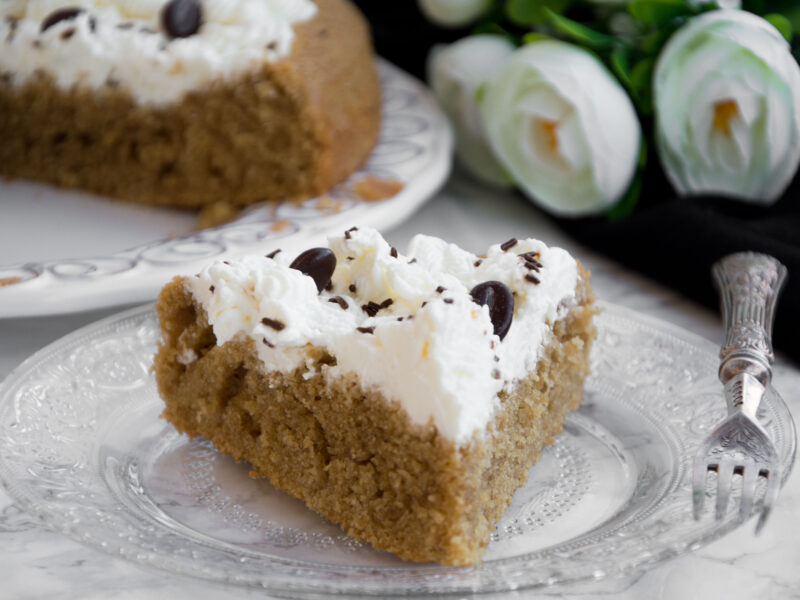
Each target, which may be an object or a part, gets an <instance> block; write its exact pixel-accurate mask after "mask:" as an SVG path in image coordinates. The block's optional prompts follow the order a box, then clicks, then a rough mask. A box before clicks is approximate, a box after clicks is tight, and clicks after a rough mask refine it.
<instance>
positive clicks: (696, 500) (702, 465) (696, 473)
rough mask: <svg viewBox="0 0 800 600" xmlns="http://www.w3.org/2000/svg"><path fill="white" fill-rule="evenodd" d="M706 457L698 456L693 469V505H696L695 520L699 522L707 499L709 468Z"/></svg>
mask: <svg viewBox="0 0 800 600" xmlns="http://www.w3.org/2000/svg"><path fill="white" fill-rule="evenodd" d="M704 458H705V457H704V456H701V455H698V457H697V458H696V459H695V461H694V467H693V469H692V504H693V505H694V520H695V521H699V520H700V515H701V514H702V512H703V503H704V502H705V499H706V478H707V477H708V466H707V465H706V462H705V460H704Z"/></svg>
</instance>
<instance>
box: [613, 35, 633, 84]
mask: <svg viewBox="0 0 800 600" xmlns="http://www.w3.org/2000/svg"><path fill="white" fill-rule="evenodd" d="M610 62H611V68H612V69H613V70H614V73H615V74H616V75H617V77H618V78H619V80H620V81H621V82H622V83H623V85H625V87H626V88H628V89H631V69H630V67H631V65H630V49H629V48H628V47H627V46H622V45H620V46H614V49H613V50H612V51H611V57H610Z"/></svg>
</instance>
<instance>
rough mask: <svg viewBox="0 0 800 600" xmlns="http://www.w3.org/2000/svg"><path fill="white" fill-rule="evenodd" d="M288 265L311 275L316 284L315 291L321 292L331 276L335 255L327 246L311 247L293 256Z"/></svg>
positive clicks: (334, 266) (334, 267) (334, 265)
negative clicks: (295, 256)
mask: <svg viewBox="0 0 800 600" xmlns="http://www.w3.org/2000/svg"><path fill="white" fill-rule="evenodd" d="M289 266H290V267H291V268H292V269H296V270H298V271H300V272H301V273H303V274H304V275H308V276H309V277H311V279H313V280H314V283H316V284H317V291H318V292H321V291H322V290H324V289H325V286H326V285H328V282H330V280H331V277H333V271H334V270H335V269H336V255H335V254H334V253H333V252H332V251H331V250H329V249H328V248H311V249H309V250H306V251H305V252H303V253H302V254H300V256H298V257H297V258H295V259H294V261H292V264H291V265H289Z"/></svg>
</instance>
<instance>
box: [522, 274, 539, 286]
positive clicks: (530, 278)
mask: <svg viewBox="0 0 800 600" xmlns="http://www.w3.org/2000/svg"><path fill="white" fill-rule="evenodd" d="M525 280H526V281H530V282H531V283H535V284H538V283H539V279H538V278H537V277H536V275H534V274H533V273H525Z"/></svg>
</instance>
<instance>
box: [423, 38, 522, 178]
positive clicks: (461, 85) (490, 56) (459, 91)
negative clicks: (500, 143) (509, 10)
mask: <svg viewBox="0 0 800 600" xmlns="http://www.w3.org/2000/svg"><path fill="white" fill-rule="evenodd" d="M513 52H514V45H513V44H512V43H511V42H509V41H508V40H507V39H506V38H504V37H501V36H499V35H488V34H487V35H474V36H470V37H466V38H463V39H461V40H459V41H457V42H455V43H453V44H450V45H448V46H436V47H434V48H433V50H432V51H431V53H430V56H429V57H428V82H429V83H430V86H431V89H432V90H433V93H434V95H435V96H436V99H437V100H438V101H439V104H441V106H442V108H444V111H445V112H446V113H447V116H448V117H449V118H450V121H451V122H452V124H453V129H454V130H455V134H456V144H455V151H456V158H457V159H458V161H459V163H460V164H461V165H462V166H463V167H464V168H465V169H466V170H467V171H469V172H470V173H471V174H472V175H474V176H475V177H476V178H477V179H479V180H481V181H483V182H484V183H490V184H492V185H496V186H501V187H508V186H509V185H510V182H509V180H508V176H507V175H506V174H505V173H504V172H503V169H502V168H501V167H500V165H499V164H498V163H497V160H496V159H495V158H494V155H493V154H492V151H491V149H490V148H489V146H488V144H487V143H486V135H485V132H484V128H483V120H482V118H481V115H480V112H479V110H478V105H477V94H478V88H480V86H481V85H482V84H484V83H485V82H486V80H487V79H488V78H489V77H490V76H491V75H492V74H494V73H495V72H496V71H497V69H498V67H499V66H500V65H501V64H502V63H503V61H505V59H506V58H508V57H509V56H510V55H511V54H512V53H513Z"/></svg>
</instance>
